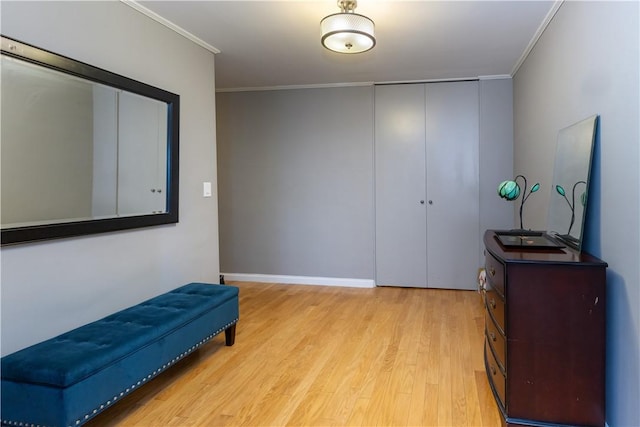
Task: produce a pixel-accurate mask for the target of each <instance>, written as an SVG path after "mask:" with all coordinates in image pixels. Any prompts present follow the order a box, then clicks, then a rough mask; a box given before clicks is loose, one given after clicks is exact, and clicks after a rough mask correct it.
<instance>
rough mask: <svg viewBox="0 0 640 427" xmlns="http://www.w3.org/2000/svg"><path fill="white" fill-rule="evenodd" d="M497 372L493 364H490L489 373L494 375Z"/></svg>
mask: <svg viewBox="0 0 640 427" xmlns="http://www.w3.org/2000/svg"><path fill="white" fill-rule="evenodd" d="M497 373H498V371H496V368H495V366H493V365H491V374H493V375H495V374H497Z"/></svg>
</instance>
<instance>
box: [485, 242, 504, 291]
mask: <svg viewBox="0 0 640 427" xmlns="http://www.w3.org/2000/svg"><path fill="white" fill-rule="evenodd" d="M484 267H485V271H486V273H487V288H493V289H495V290H497V291H498V293H499V294H500V295H502V296H504V295H505V293H504V266H503V265H502V263H501V262H500V261H498V260H497V259H495V258H494V257H493V255H491V254H490V253H489V252H487V255H486V256H485V261H484Z"/></svg>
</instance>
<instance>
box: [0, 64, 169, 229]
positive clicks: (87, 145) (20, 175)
mask: <svg viewBox="0 0 640 427" xmlns="http://www.w3.org/2000/svg"><path fill="white" fill-rule="evenodd" d="M1 70H2V76H1V77H2V99H1V101H2V118H1V120H2V131H1V135H0V137H1V141H2V148H1V149H2V153H1V159H2V164H1V173H2V176H1V177H0V179H1V183H2V184H1V185H2V187H1V194H2V203H1V209H2V210H1V216H0V218H1V221H2V228H3V229H5V228H11V227H17V226H23V225H36V224H48V223H52V222H66V221H75V220H83V219H94V218H105V217H106V218H110V217H118V216H127V215H140V214H151V213H163V212H166V211H167V206H166V194H167V188H166V181H167V174H166V168H167V128H168V126H167V121H168V108H167V104H166V103H164V102H161V101H158V100H154V99H150V98H146V97H142V96H139V95H136V94H133V93H130V92H126V91H122V90H119V89H115V88H111V87H108V86H105V85H101V84H97V83H93V82H90V81H88V80H84V79H80V78H76V77H73V76H71V75H69V74H64V73H60V72H57V71H54V70H51V69H48V68H43V67H39V66H35V65H32V64H29V63H28V62H25V61H21V60H19V59H16V58H10V57H6V56H2V67H1Z"/></svg>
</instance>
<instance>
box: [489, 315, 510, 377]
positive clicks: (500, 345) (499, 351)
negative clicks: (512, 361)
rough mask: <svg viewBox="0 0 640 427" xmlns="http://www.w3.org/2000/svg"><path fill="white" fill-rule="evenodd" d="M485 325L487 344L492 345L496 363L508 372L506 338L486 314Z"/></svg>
mask: <svg viewBox="0 0 640 427" xmlns="http://www.w3.org/2000/svg"><path fill="white" fill-rule="evenodd" d="M484 325H485V329H484V334H485V336H486V337H487V342H488V343H489V344H490V345H491V348H492V350H493V353H494V354H495V356H496V361H497V362H498V364H500V367H501V368H502V370H503V371H505V372H506V369H507V364H506V362H507V358H506V354H505V338H504V336H503V335H502V333H501V332H500V331H499V330H498V328H497V327H496V325H495V323H493V320H492V319H491V317H490V316H489V315H488V314H485V320H484Z"/></svg>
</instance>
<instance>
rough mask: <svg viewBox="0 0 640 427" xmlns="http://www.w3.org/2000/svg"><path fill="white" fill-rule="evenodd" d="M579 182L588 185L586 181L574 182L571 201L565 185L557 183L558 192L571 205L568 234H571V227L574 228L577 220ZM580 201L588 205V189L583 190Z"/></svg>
mask: <svg viewBox="0 0 640 427" xmlns="http://www.w3.org/2000/svg"><path fill="white" fill-rule="evenodd" d="M578 184H584V185H587V183H586V182H585V181H578V182H576V183H575V184H573V190H571V201H569V198H567V192H566V191H565V190H564V187H563V186H562V185H556V193H558V194H559V195H561V196H562V197H564V200H565V201H566V202H567V204H568V205H569V209H571V221H570V222H569V231H567V234H568V235H570V234H571V229H572V228H573V223H574V222H575V220H576V212H575V208H576V187H577V186H578ZM580 203H581V204H582V206H586V205H587V192H586V191H583V192H582V194H581V195H580Z"/></svg>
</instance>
